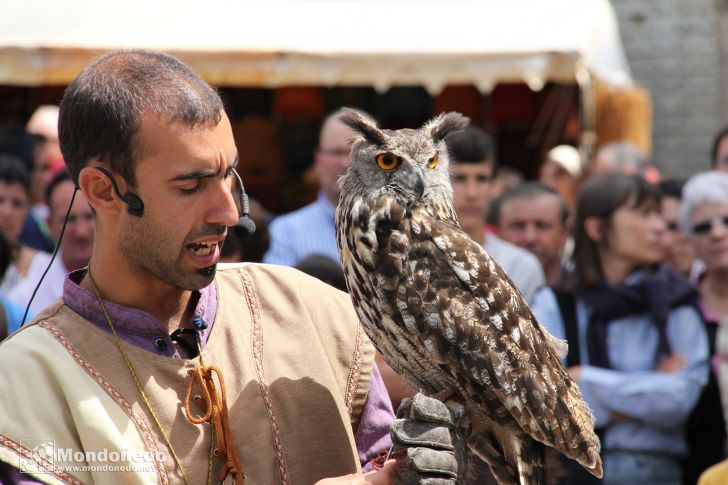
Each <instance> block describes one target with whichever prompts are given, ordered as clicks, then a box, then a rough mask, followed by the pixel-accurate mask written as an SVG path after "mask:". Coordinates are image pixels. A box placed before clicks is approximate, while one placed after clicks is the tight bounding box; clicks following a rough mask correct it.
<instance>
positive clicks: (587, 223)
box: [584, 216, 604, 243]
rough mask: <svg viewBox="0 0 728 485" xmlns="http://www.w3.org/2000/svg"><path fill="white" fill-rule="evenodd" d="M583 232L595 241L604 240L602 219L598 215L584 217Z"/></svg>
mask: <svg viewBox="0 0 728 485" xmlns="http://www.w3.org/2000/svg"><path fill="white" fill-rule="evenodd" d="M584 232H585V233H586V235H587V237H589V239H591V240H592V241H594V242H596V243H601V242H603V241H604V221H603V220H602V219H600V218H598V217H593V216H592V217H587V218H586V219H584Z"/></svg>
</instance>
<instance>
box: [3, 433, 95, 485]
mask: <svg viewBox="0 0 728 485" xmlns="http://www.w3.org/2000/svg"><path fill="white" fill-rule="evenodd" d="M0 446H2V447H4V448H7V449H9V450H11V451H13V452H15V454H17V455H19V456H22V457H23V458H25V459H26V460H29V461H32V462H33V463H35V464H36V465H37V466H38V469H39V470H43V473H44V474H50V475H52V476H53V477H54V478H56V479H57V480H60V481H62V482H64V483H70V484H72V485H82V484H81V482H80V481H79V480H78V479H77V478H75V477H73V476H72V475H69V474H68V473H66V472H64V471H63V470H61V469H60V468H58V467H56V465H55V464H54V463H51V462H50V461H48V460H46V459H44V458H43V457H41V456H40V455H39V454H38V453H33V452H32V451H31V450H29V449H28V448H26V447H25V446H23V445H21V444H19V443H16V442H15V441H13V440H11V439H10V438H6V437H5V436H0ZM21 473H22V470H21Z"/></svg>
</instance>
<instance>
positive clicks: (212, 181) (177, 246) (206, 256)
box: [119, 113, 238, 290]
mask: <svg viewBox="0 0 728 485" xmlns="http://www.w3.org/2000/svg"><path fill="white" fill-rule="evenodd" d="M138 138H139V143H141V146H142V147H143V150H142V152H143V155H142V156H141V157H140V159H139V160H138V161H137V164H136V180H137V185H138V187H137V188H136V190H135V191H136V192H137V194H138V195H139V196H140V197H141V199H142V200H143V201H144V214H143V216H142V217H136V216H133V215H130V214H127V213H125V214H123V215H122V217H121V218H120V220H119V221H120V224H119V225H120V231H119V248H120V250H121V252H122V254H123V256H124V257H125V258H126V260H127V262H128V264H129V266H130V267H131V269H132V271H133V272H135V273H136V274H138V275H140V276H141V277H143V278H149V277H153V278H156V279H157V280H159V281H161V282H163V283H165V284H167V285H169V286H170V287H172V288H176V289H180V290H197V289H200V288H203V287H205V286H207V285H208V284H210V283H211V282H212V280H213V278H214V277H215V267H216V264H217V263H218V261H219V259H220V247H221V245H222V242H223V240H224V239H225V235H226V229H227V226H231V225H233V224H235V223H236V222H237V220H238V209H237V207H236V204H235V200H234V198H233V194H232V192H231V188H232V186H233V180H234V176H233V175H232V169H233V168H234V167H235V165H236V164H237V160H238V152H237V149H236V148H235V141H234V140H233V135H232V130H231V128H230V121H229V120H228V118H227V116H226V115H225V114H224V113H223V114H222V119H221V121H220V122H219V123H218V124H217V125H215V126H210V125H205V126H197V127H194V128H190V127H187V126H185V125H183V124H181V123H176V122H172V121H169V120H168V119H167V118H165V117H160V116H157V115H153V114H148V115H145V116H143V118H142V121H141V124H140V128H139V137H138Z"/></svg>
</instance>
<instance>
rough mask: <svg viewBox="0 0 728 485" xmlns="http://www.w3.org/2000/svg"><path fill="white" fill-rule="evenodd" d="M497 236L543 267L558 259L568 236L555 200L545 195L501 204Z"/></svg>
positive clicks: (551, 196) (557, 202) (559, 208)
mask: <svg viewBox="0 0 728 485" xmlns="http://www.w3.org/2000/svg"><path fill="white" fill-rule="evenodd" d="M498 233H499V235H500V236H501V237H502V238H503V239H505V240H506V241H508V242H510V243H513V244H515V245H516V246H521V247H522V248H526V249H528V250H529V251H531V252H532V253H533V254H535V255H536V256H537V257H538V259H539V261H541V265H542V266H543V267H544V268H546V267H549V265H552V264H554V263H555V262H559V261H560V260H561V253H562V251H563V248H564V243H565V242H566V237H567V236H568V230H567V227H566V224H564V223H563V222H562V220H561V207H560V205H559V201H558V199H556V197H555V196H553V195H549V194H542V195H537V196H536V197H531V198H527V199H511V200H507V201H506V202H505V203H503V205H502V206H501V209H500V217H499V220H498Z"/></svg>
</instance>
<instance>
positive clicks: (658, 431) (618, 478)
mask: <svg viewBox="0 0 728 485" xmlns="http://www.w3.org/2000/svg"><path fill="white" fill-rule="evenodd" d="M665 229H666V228H665V223H664V221H663V220H662V218H661V217H660V215H659V212H658V200H657V194H656V192H655V189H654V188H653V187H652V186H650V185H648V184H647V183H646V182H645V181H644V180H642V179H641V178H639V177H635V176H627V175H621V174H620V175H617V174H614V175H603V176H597V177H594V178H592V179H590V180H588V181H587V182H586V183H585V184H584V186H583V187H582V190H581V192H580V193H579V197H578V201H577V208H576V220H575V225H574V263H575V274H574V281H573V282H572V290H573V299H572V302H573V303H572V307H573V310H572V311H571V312H570V313H571V317H569V316H568V314H569V312H568V311H565V309H564V306H563V303H562V302H561V300H559V301H557V297H556V296H555V294H554V293H553V292H551V291H550V290H548V289H547V290H543V291H542V292H540V293H539V294H537V296H536V299H535V301H534V305H533V310H534V313H535V314H536V316H537V317H538V320H539V321H540V322H541V323H542V324H543V325H544V327H546V328H547V329H548V330H549V331H551V332H552V333H553V334H554V336H556V337H558V338H567V339H568V340H569V344H570V349H569V351H570V355H569V356H567V365H568V366H569V367H568V370H569V374H570V375H571V376H572V378H574V380H575V381H576V382H577V383H578V384H579V385H580V386H581V389H582V392H583V393H584V398H585V400H586V401H587V403H588V404H589V406H590V407H591V408H592V410H593V411H594V415H595V418H596V427H597V428H598V429H600V430H601V433H602V456H603V460H604V480H603V483H604V484H605V485H616V484H619V485H632V484H634V485H637V484H640V485H658V484H659V485H682V479H681V477H682V471H681V465H680V458H682V457H683V456H685V455H686V454H687V451H688V449H687V443H686V441H685V438H684V433H685V425H686V421H687V417H688V415H689V413H690V411H691V410H692V408H693V406H694V405H695V403H696V402H697V399H698V396H699V395H700V392H701V390H702V388H703V386H704V385H705V382H706V381H707V377H708V373H707V357H708V343H707V338H706V335H705V331H704V329H703V325H702V322H701V320H700V314H699V312H698V310H697V294H696V292H695V290H694V288H692V287H691V285H690V284H689V283H688V282H687V280H685V279H684V278H682V277H681V276H679V275H677V273H675V272H674V271H672V270H671V269H669V268H668V267H667V266H665V265H662V264H660V263H661V261H662V259H663V256H664V255H663V250H662V245H661V238H662V236H663V233H664V231H665ZM574 353H575V354H576V356H575V355H574ZM574 362H577V363H576V364H575V363H574ZM567 483H581V482H579V481H578V480H577V481H572V482H567Z"/></svg>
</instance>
